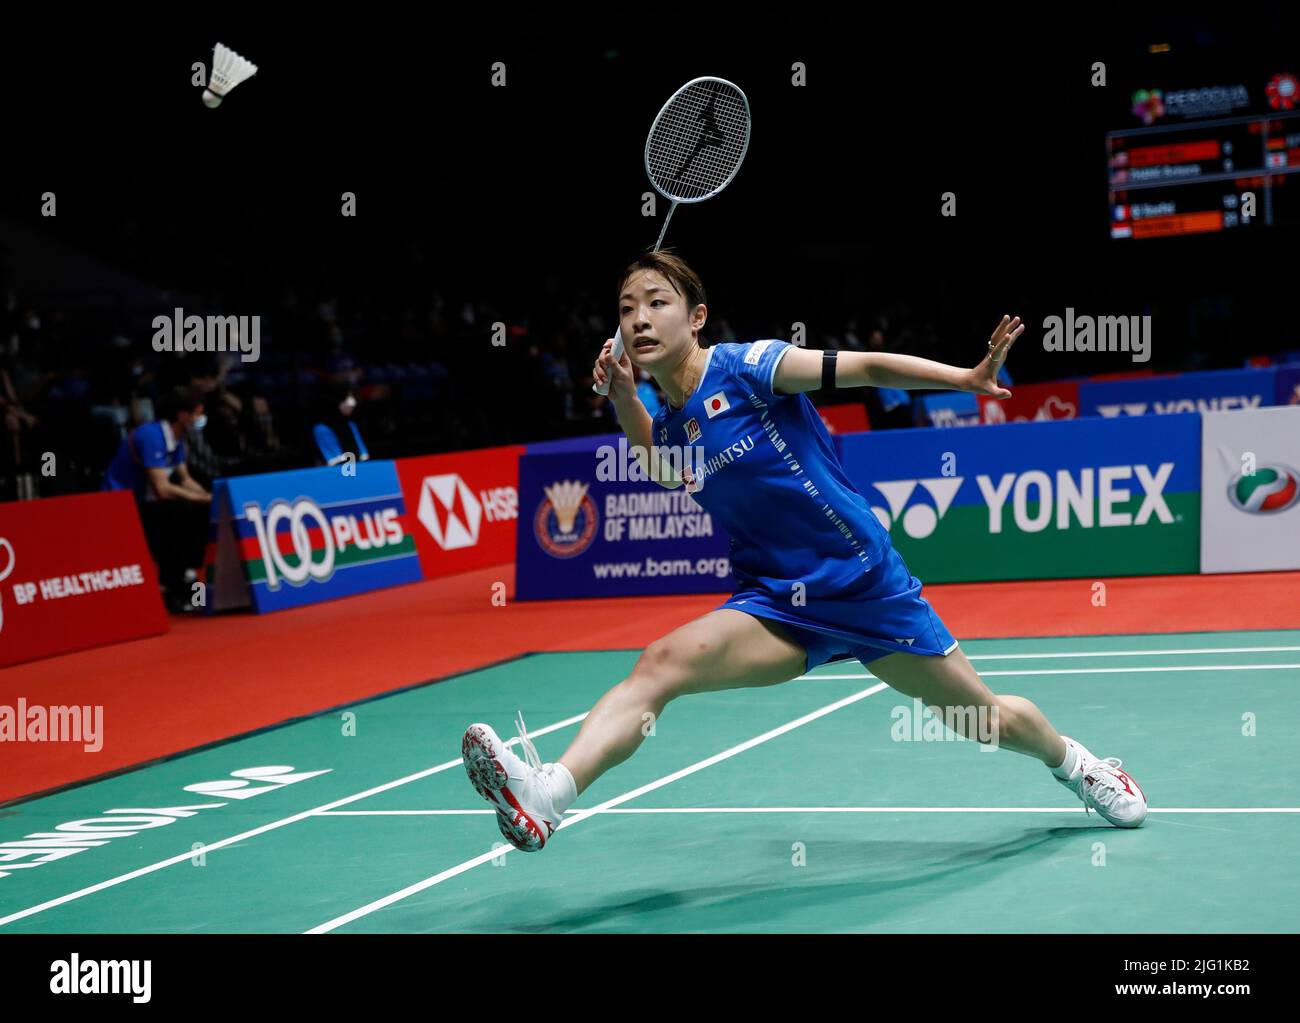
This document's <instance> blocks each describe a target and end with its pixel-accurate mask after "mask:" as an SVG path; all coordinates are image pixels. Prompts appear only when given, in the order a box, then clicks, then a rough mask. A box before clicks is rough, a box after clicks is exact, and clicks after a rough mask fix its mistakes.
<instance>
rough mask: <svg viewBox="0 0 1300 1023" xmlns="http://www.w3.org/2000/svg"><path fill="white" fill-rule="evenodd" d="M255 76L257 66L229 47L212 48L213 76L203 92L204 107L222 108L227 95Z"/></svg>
mask: <svg viewBox="0 0 1300 1023" xmlns="http://www.w3.org/2000/svg"><path fill="white" fill-rule="evenodd" d="M255 74H257V65H256V64H254V63H253V62H252V61H251V60H247V59H246V58H244V57H241V56H240V55H239V54H237V53H236V52H235V51H234V50H232V49H231V48H230V47H229V46H223V45H222V44H221V43H217V45H216V46H214V47H212V74H211V75H209V76H208V87H207V88H206V89H204V90H203V104H204V106H208V107H219V106H221V101H222V99H224V98H225V95H226V93H228V92H229V91H230V90H231V89H233V88H234V87H235V86H236V85H238V84H239V83H240V82H242V81H243V80H244V79H246V78H252V77H253V75H255Z"/></svg>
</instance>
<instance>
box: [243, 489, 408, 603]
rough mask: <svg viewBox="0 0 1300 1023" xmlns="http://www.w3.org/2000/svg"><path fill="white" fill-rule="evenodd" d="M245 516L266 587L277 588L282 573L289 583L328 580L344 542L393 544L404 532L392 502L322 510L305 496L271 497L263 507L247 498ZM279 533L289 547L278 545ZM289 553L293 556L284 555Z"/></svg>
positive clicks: (375, 545) (353, 545)
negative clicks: (370, 508)
mask: <svg viewBox="0 0 1300 1023" xmlns="http://www.w3.org/2000/svg"><path fill="white" fill-rule="evenodd" d="M244 517H245V518H246V519H248V521H249V522H251V523H252V524H253V530H254V532H255V533H256V534H257V545H258V548H259V550H260V551H261V553H262V564H263V565H264V566H265V568H266V585H267V587H268V588H269V589H271V590H277V589H279V588H280V581H281V579H283V580H284V581H285V582H287V583H288V584H289V585H290V586H303V585H305V584H306V583H307V581H308V580H312V579H314V580H315V581H316V582H321V583H323V582H327V581H328V580H329V579H331V578H333V576H334V563H335V560H336V556H337V555H339V554H341V553H343V552H344V551H346V550H347V549H348V548H350V547H351V548H356V549H357V550H361V551H369V550H374V549H377V548H381V547H395V546H397V545H399V544H401V542H402V540H403V539H405V535H406V534H405V532H404V531H403V529H402V523H401V519H400V513H399V512H398V510H397V509H396V508H382V509H379V510H378V511H374V512H364V513H363V514H361V515H349V514H343V515H330V516H326V514H325V513H324V512H323V511H321V509H320V506H319V505H318V504H316V502H315V501H313V500H312V499H311V498H309V497H300V498H298V500H296V501H273V502H272V503H271V504H270V505H268V506H267V509H266V512H265V513H263V511H262V509H261V508H260V507H259V506H258V505H256V504H246V505H245V506H244ZM285 523H287V524H288V527H289V528H288V530H286V531H284V532H283V533H282V532H281V529H280V527H281V525H282V524H285ZM282 535H287V536H288V538H289V544H290V547H291V552H286V551H282V550H281V549H280V537H281V536H282ZM314 536H319V537H320V538H321V539H320V543H319V544H317V543H316V542H314V540H313V537H314ZM288 553H292V555H293V558H294V559H295V560H293V561H290V560H288V558H287V557H286V555H287V554H288Z"/></svg>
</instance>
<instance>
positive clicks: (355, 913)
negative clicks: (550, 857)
mask: <svg viewBox="0 0 1300 1023" xmlns="http://www.w3.org/2000/svg"><path fill="white" fill-rule="evenodd" d="M888 688H889V687H888V686H887V685H885V683H883V682H879V683H877V684H876V685H874V686H870V687H869V688H867V689H862V690H860V691H858V692H856V693H853V694H852V695H850V696H846V697H844V699H842V700H836V701H835V702H834V703H828V704H827V705H826V706H825V707H820V708H818V709H817V710H814V711H812V712H811V713H809V714H805V715H804V716H803V717H799V718H795V719H794V720H793V721H788V722H786V723H785V724H784V725H781V726H779V727H777V728H773V729H772V730H771V731H767V732H764V733H763V734H762V735H756V736H754V738H752V739H746V740H745V741H744V742H742V743H740V744H739V745H737V746H732V747H731V748H730V749H725V750H723V751H722V752H721V753H715V754H714V755H713V756H711V757H707V758H705V759H704V760H700V761H697V762H696V763H694V764H691V765H690V766H689V767H683V768H682V769H681V770H679V771H674V772H673V773H672V774H666V775H664V776H663V777H662V778H659V779H657V780H656V781H652V782H649V783H648V784H646V785H642V786H640V787H639V788H635V789H632V790H630V791H628V792H624V793H623V794H622V795H621V796H615V797H614V798H613V799H607V800H605V802H603V803H601V804H600V805H599V806H596V807H593V808H592V809H590V810H585V811H580V812H579V813H576V814H575V815H574V816H572V817H569V818H567V819H565V820H564V821H562V822H561V823H560V829H564V828H568V827H572V826H573V825H575V824H579V823H581V822H582V821H584V820H587V819H588V818H589V817H594V816H596V815H597V814H599V813H600V812H601V811H603V810H608V809H609V808H610V807H614V806H617V805H618V804H619V803H626V802H627V801H628V800H629V799H635V798H636V797H637V796H643V795H645V794H646V793H647V792H653V791H654V790H655V789H659V788H663V787H664V786H665V785H670V784H672V783H673V782H675V781H677V780H678V779H679V778H685V777H686V776H687V775H691V774H694V773H695V772H696V771H702V770H704V769H705V768H706V767H712V766H713V765H714V764H717V763H720V762H722V761H723V760H726V759H728V758H729V757H734V756H736V755H737V754H738V753H743V752H745V750H747V749H753V748H754V747H755V746H758V745H760V744H761V743H764V742H767V741H768V740H770V739H775V738H776V737H777V736H779V735H784V734H785V733H786V732H789V731H793V730H794V729H796V728H799V727H800V726H802V725H806V724H808V723H809V722H810V721H816V720H817V719H818V718H821V717H825V716H826V715H827V714H833V713H834V712H835V711H837V710H840V709H841V708H843V707H847V706H849V705H850V704H852V703H857V702H858V701H859V700H862V699H865V698H866V697H868V696H872V695H874V694H875V693H878V692H880V691H881V690H882V689H888ZM514 851H515V849H514V846H509V845H506V846H501V847H499V848H497V849H493V850H490V851H488V852H486V853H483V854H481V855H479V856H476V857H474V858H473V859H472V860H466V861H465V862H464V863H459V864H457V865H456V866H454V867H450V868H448V869H447V870H444V871H442V872H441V873H438V874H434V875H433V876H432V877H426V878H425V879H424V880H423V881H417V882H416V883H415V884H412V885H407V886H406V887H405V888H403V889H401V890H400V891H396V892H393V893H392V894H391V895H385V896H384V897H383V898H382V899H376V900H375V901H374V902H368V903H366V904H365V905H364V906H360V907H358V908H357V909H354V910H352V911H351V912H348V913H344V914H343V915H342V916H336V917H335V918H334V919H333V920H327V921H326V922H325V923H323V924H318V925H317V926H316V927H313V928H312V929H311V930H309V931H307V932H306V933H307V934H328V933H329V932H330V931H332V930H335V929H336V928H338V927H342V926H343V925H344V924H348V923H351V922H352V921H353V920H358V919H360V918H361V917H363V916H369V915H370V914H371V913H374V912H375V911H376V910H380V909H383V908H384V907H385V906H391V905H392V904H393V903H395V902H400V901H401V900H402V899H405V898H407V897H408V896H411V895H415V894H416V893H418V892H422V891H424V890H426V889H428V888H432V887H433V886H434V885H436V884H441V883H442V882H443V881H446V880H448V879H449V878H453V877H456V876H457V875H458V874H463V873H465V872H466V871H467V870H473V869H474V868H475V867H477V866H478V865H479V864H480V863H486V862H487V861H488V860H491V859H496V858H498V857H499V856H501V855H503V854H505V853H510V852H514Z"/></svg>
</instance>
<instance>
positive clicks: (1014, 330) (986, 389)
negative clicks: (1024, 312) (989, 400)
mask: <svg viewBox="0 0 1300 1023" xmlns="http://www.w3.org/2000/svg"><path fill="white" fill-rule="evenodd" d="M1024 329H1025V325H1024V324H1023V323H1021V322H1020V317H1019V316H1017V317H1015V318H1014V319H1013V318H1012V317H1010V316H1003V317H1002V321H1001V322H1000V323H999V324H998V325H997V327H996V328H994V330H993V335H992V336H991V337H990V338H989V354H988V355H986V356H985V357H984V361H983V362H981V363H980V364H979V365H978V366H976V367H975V368H974V369H973V370H971V371H970V388H969V389H970V390H971V391H974V392H975V393H976V394H989V395H992V396H993V397H994V398H1010V397H1011V392H1010V391H1008V390H1007V389H1006V388H1005V387H1003V386H1002V385H1001V384H999V383H998V371H999V370H1001V369H1002V364H1003V363H1004V362H1006V361H1007V352H1009V351H1011V346H1012V345H1013V344H1015V343H1016V338H1018V337H1019V336H1020V335H1021V333H1022V332H1023V331H1024Z"/></svg>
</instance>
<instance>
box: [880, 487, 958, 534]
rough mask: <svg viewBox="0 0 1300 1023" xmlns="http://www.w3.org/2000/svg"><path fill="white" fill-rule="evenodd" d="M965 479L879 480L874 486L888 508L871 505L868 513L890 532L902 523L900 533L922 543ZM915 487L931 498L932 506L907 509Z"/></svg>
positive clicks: (937, 522) (950, 503)
mask: <svg viewBox="0 0 1300 1023" xmlns="http://www.w3.org/2000/svg"><path fill="white" fill-rule="evenodd" d="M964 479H965V477H964V476H937V477H934V478H931V479H923V480H884V481H880V482H877V483H875V484H873V486H874V487H875V488H876V490H878V491H879V492H880V493H881V495H882V496H883V497H884V498H885V503H886V504H887V505H888V506H889V507H888V508H882V507H880V506H879V505H872V507H871V510H872V511H873V512H875V515H876V518H878V519H879V520H880V524H881V525H882V526H884V527H885V529H887V530H888V529H892V528H893V526H894V523H896V522H900V521H901V522H902V526H903V532H905V533H906V534H907V535H908V536H910V537H911V538H912V539H913V540H924V539H925V538H926V537H927V536H929V535H930V534H931V533H933V532H934V531H935V528H936V527H937V526H938V525H939V520H940V519H941V518H943V516H944V514H945V513H946V512H947V511H948V508H949V507H950V506H951V505H952V502H953V498H955V497H956V496H957V491H958V490H960V489H961V484H962V480H964ZM918 486H920V487H922V488H924V490H925V492H926V493H928V494H929V495H930V500H931V501H933V502H934V504H933V505H929V504H913V505H912V506H911V507H910V508H909V507H908V502H909V501H910V500H911V499H912V495H913V494H914V493H915V491H916V488H917V487H918ZM904 509H906V510H904Z"/></svg>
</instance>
